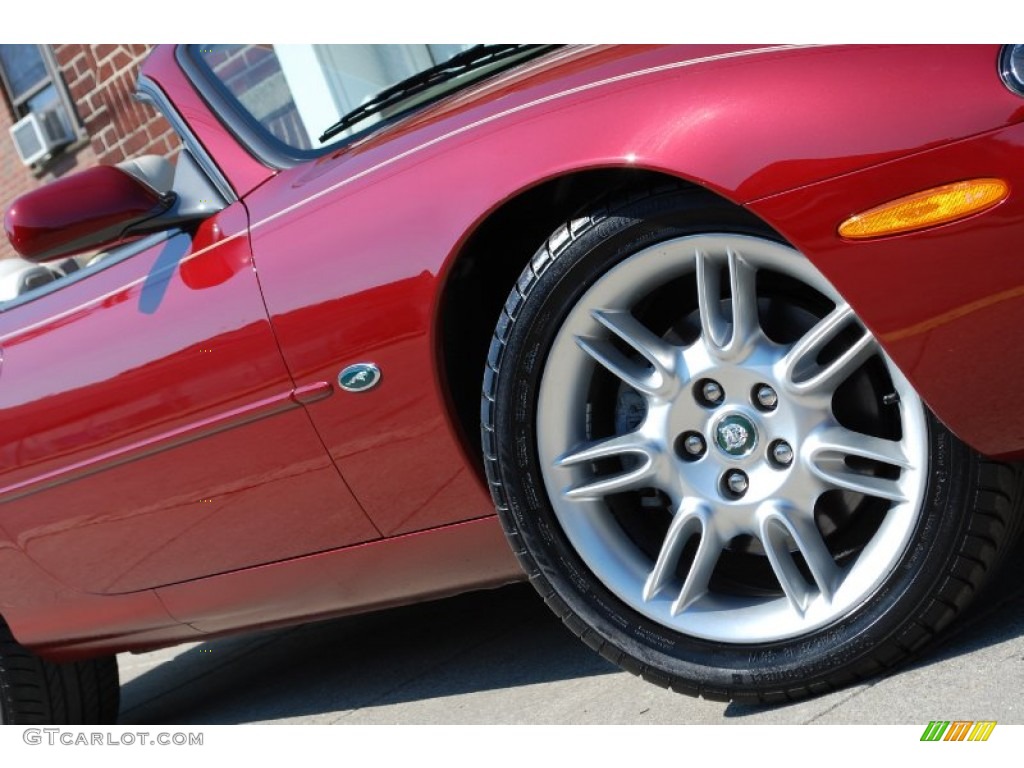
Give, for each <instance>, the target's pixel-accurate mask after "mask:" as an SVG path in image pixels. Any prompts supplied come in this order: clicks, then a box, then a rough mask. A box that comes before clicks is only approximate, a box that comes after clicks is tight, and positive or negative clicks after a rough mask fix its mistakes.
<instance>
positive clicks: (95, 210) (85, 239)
mask: <svg viewBox="0 0 1024 768" xmlns="http://www.w3.org/2000/svg"><path fill="white" fill-rule="evenodd" d="M172 175H173V174H172V172H171V171H170V164H169V163H168V162H167V161H166V160H164V159H163V158H158V157H152V158H141V159H140V160H139V161H129V162H128V163H123V164H122V165H121V166H106V165H101V166H98V167H96V168H89V169H88V170H85V171H82V172H80V173H76V174H73V175H71V176H65V177H64V178H61V179H57V180H56V181H53V182H50V183H49V184H47V185H46V186H44V187H40V188H39V189H36V190H33V191H32V192H29V193H27V194H25V195H22V196H21V197H19V198H18V199H17V200H15V201H14V203H13V204H12V205H11V207H10V208H8V209H7V214H6V215H5V216H4V229H5V230H6V231H7V238H8V239H9V240H10V241H11V245H13V246H14V250H16V251H17V252H18V253H19V254H21V255H22V256H24V257H25V258H26V259H28V260H30V261H35V262H41V261H49V260H51V259H58V258H62V257H64V256H70V255H72V254H75V253H80V252H82V251H87V250H91V249H93V248H102V247H104V246H108V245H113V244H114V243H117V242H118V241H120V240H123V239H125V238H127V237H130V236H131V235H134V234H142V233H143V232H146V231H152V230H153V229H159V228H160V227H159V226H158V225H157V226H152V225H151V226H149V227H147V226H146V224H147V223H155V222H152V220H153V219H156V218H157V217H159V216H160V215H161V214H162V213H164V212H165V211H167V210H168V209H169V208H170V207H171V205H173V203H174V199H175V196H174V193H173V192H171V191H170V178H171V177H172ZM160 187H163V189H160Z"/></svg>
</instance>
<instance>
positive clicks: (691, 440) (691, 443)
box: [683, 435, 705, 456]
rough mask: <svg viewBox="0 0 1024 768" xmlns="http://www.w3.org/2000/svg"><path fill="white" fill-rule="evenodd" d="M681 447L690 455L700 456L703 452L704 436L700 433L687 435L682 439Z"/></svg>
mask: <svg viewBox="0 0 1024 768" xmlns="http://www.w3.org/2000/svg"><path fill="white" fill-rule="evenodd" d="M683 447H684V448H685V449H686V452H687V453H688V454H690V455H691V456H700V455H701V454H702V453H704V447H705V446H704V438H703V437H701V436H700V435H689V436H688V437H687V438H686V439H685V440H684V441H683Z"/></svg>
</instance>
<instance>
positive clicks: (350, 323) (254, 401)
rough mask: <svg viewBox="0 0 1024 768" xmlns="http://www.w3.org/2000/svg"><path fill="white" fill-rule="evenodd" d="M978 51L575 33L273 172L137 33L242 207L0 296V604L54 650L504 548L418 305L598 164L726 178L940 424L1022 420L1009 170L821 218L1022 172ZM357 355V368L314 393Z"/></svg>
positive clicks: (407, 596) (405, 574)
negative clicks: (365, 380)
mask: <svg viewBox="0 0 1024 768" xmlns="http://www.w3.org/2000/svg"><path fill="white" fill-rule="evenodd" d="M997 50H998V49H997V47H996V46H978V47H967V46H953V47H949V48H933V47H920V46H919V47H914V48H909V49H899V48H885V47H877V46H873V47H841V48H835V49H831V48H812V47H803V48H791V49H779V50H775V49H773V50H766V51H761V52H755V51H754V50H743V49H740V48H736V47H724V46H682V47H678V48H662V47H651V46H643V47H622V48H610V47H604V46H590V47H582V48H578V49H572V50H568V51H563V52H559V53H556V54H554V55H552V56H549V57H546V58H544V59H541V60H538V61H536V62H533V63H531V64H530V65H528V66H526V67H523V68H521V69H518V70H515V71H513V72H510V73H508V74H506V75H503V76H502V77H500V78H497V79H495V80H494V81H491V82H488V83H485V84H482V85H480V86H477V87H474V88H472V89H468V90H466V91H464V92H462V93H460V94H458V95H456V96H454V97H452V98H449V99H446V100H443V101H442V102H440V103H438V104H436V105H434V106H432V107H429V108H427V109H424V110H422V111H420V112H419V113H417V114H416V115H415V116H413V117H412V118H411V119H408V120H405V121H401V122H398V123H396V124H394V125H392V126H390V127H387V128H385V129H383V130H381V131H379V132H377V133H375V134H373V135H371V136H369V137H367V138H364V139H362V140H361V141H359V142H356V143H354V144H351V145H349V146H346V147H343V148H341V149H339V150H337V151H335V152H333V153H330V154H328V155H326V156H324V157H323V158H321V159H319V160H317V161H315V162H312V163H308V164H305V165H301V166H298V167H295V168H291V169H288V170H283V171H280V172H278V171H275V170H274V169H269V168H266V167H265V166H263V165H262V164H260V163H259V162H258V161H256V160H255V159H254V158H253V157H252V156H251V155H249V154H248V153H247V152H246V151H245V150H244V149H243V148H242V147H241V146H239V144H238V143H237V141H236V140H235V138H234V137H233V135H232V134H231V133H230V131H229V130H228V129H227V128H225V127H224V126H223V125H222V124H221V123H220V122H219V121H218V120H217V119H216V117H215V116H214V115H212V114H211V112H210V110H209V107H208V106H207V104H206V102H204V101H203V99H202V98H201V97H200V96H199V94H198V93H197V91H196V89H195V88H194V87H193V86H192V85H191V84H190V83H188V82H187V79H186V78H185V76H184V75H183V74H182V72H181V71H180V69H179V68H178V65H177V62H176V61H175V58H174V54H173V50H172V49H171V48H167V47H161V48H158V49H157V50H156V51H155V52H154V54H153V55H152V56H151V58H150V60H149V61H148V62H147V64H146V67H145V74H146V76H147V77H149V78H150V79H152V80H153V81H154V82H156V83H157V84H158V85H159V86H160V87H161V88H162V89H163V90H164V91H165V92H166V94H167V95H168V97H169V98H170V100H171V101H172V102H173V103H174V105H175V107H176V109H177V110H178V111H179V113H180V114H181V116H182V117H183V118H184V120H185V121H186V122H187V123H188V124H189V126H190V127H191V129H192V130H193V131H194V132H195V134H196V137H197V138H198V140H199V141H200V142H201V143H202V145H203V146H204V147H205V148H206V150H207V151H208V152H209V154H210V155H211V157H213V159H214V160H215V161H216V162H217V164H218V165H219V167H220V169H221V170H222V172H223V173H224V175H225V176H226V177H227V178H228V180H229V181H230V183H231V185H232V186H233V187H234V189H235V190H236V191H237V192H238V193H239V195H241V196H242V197H243V198H244V206H245V208H243V207H242V204H241V203H239V204H236V205H234V206H232V207H231V208H229V209H227V210H226V211H224V212H223V213H222V214H220V215H218V216H217V217H215V218H213V219H211V220H209V221H207V222H205V223H204V224H203V225H202V226H201V227H200V228H199V231H198V232H197V233H196V235H195V237H194V238H192V239H189V238H187V237H185V236H178V237H176V238H171V239H170V240H167V241H165V242H163V243H162V244H159V245H156V246H152V247H150V248H148V249H147V250H145V251H143V252H142V253H140V254H137V255H135V256H133V257H131V258H129V259H126V260H125V261H123V262H120V263H117V264H114V265H112V266H110V267H108V268H107V269H105V270H101V271H99V272H97V273H96V274H95V275H92V276H90V277H88V278H87V279H84V280H79V281H77V282H73V283H70V284H68V285H65V286H64V287H62V288H60V289H59V290H57V291H55V292H53V293H49V294H46V295H43V296H40V297H38V298H36V299H35V300H32V301H29V302H27V303H25V304H23V305H21V306H18V307H15V308H13V309H10V310H8V311H7V312H4V313H3V314H0V347H2V351H3V363H2V371H0V381H2V383H3V386H2V387H0V406H2V411H0V420H2V423H0V427H2V429H3V431H2V432H0V434H4V435H5V437H6V438H7V439H6V440H5V442H4V443H3V444H2V445H0V452H2V454H0V455H3V456H4V457H5V458H4V462H3V464H2V466H0V484H2V487H0V572H3V573H4V574H5V576H6V575H7V574H10V578H11V581H10V584H11V586H10V587H8V585H7V583H5V585H4V586H3V587H2V588H0V612H2V613H3V615H4V617H5V619H7V620H8V622H9V623H10V625H11V627H12V628H13V630H14V632H15V634H16V636H17V637H18V638H19V639H20V640H21V641H22V642H25V643H27V644H29V645H31V646H33V647H35V648H37V649H39V650H40V651H42V652H45V653H47V654H48V655H52V656H54V657H67V656H71V655H75V654H82V653H98V652H109V651H115V650H121V649H125V648H141V647H147V646H149V645H155V644H162V643H171V642H176V641H179V640H183V639H186V638H188V637H194V636H195V633H196V632H197V631H198V632H200V633H222V632H229V631H234V630H238V629H243V628H251V627H254V626H270V625H273V624H276V623H281V622H292V621H301V620H304V619H307V618H311V617H318V616H328V615H337V614H341V613H347V612H353V611H357V610H365V609H368V608H371V607H378V606H381V605H392V604H397V603H400V602H406V601H409V600H413V599H419V598H423V597H430V596H438V595H442V594H449V593H451V592H454V591H459V590H461V589H468V588H472V587H480V586H492V585H495V584H499V583H503V582H505V581H508V580H511V579H514V578H517V575H518V571H517V569H516V566H515V562H514V560H513V558H512V557H511V555H510V554H509V553H508V550H507V548H506V545H505V544H504V542H503V541H502V539H501V533H500V530H499V528H498V525H497V522H496V520H495V518H494V517H493V515H492V512H493V509H492V506H491V502H490V499H489V498H488V497H487V495H486V493H485V492H484V490H483V488H482V486H481V484H480V483H479V480H478V478H477V476H476V474H475V471H474V469H473V468H472V466H471V464H470V463H469V462H467V459H466V453H465V447H464V446H463V445H461V444H460V442H459V438H458V437H457V434H456V430H455V428H454V424H453V417H452V415H451V414H450V412H449V409H448V407H447V394H446V392H445V390H444V387H443V385H442V383H441V380H440V377H439V375H438V374H437V372H436V371H437V364H436V361H437V359H438V354H437V346H438V344H439V343H440V342H439V339H440V333H439V330H438V328H437V318H438V317H439V316H440V306H439V302H440V301H441V297H442V296H443V295H444V288H445V285H446V280H447V279H448V276H449V275H450V274H451V273H452V272H453V269H454V267H455V265H456V264H457V263H458V261H459V258H460V256H461V255H462V249H463V247H464V246H465V244H466V242H467V241H468V239H469V237H470V236H471V234H472V233H473V232H475V231H477V230H478V228H479V227H480V226H481V225H482V223H483V222H485V221H486V220H487V217H488V216H489V215H491V214H493V213H494V211H495V210H496V209H498V208H499V207H500V206H501V205H502V204H504V203H507V202H508V201H511V200H514V199H515V198H516V197H517V196H518V195H520V194H522V193H523V192H524V191H526V190H529V189H531V188H533V187H535V186H536V185H537V184H539V183H541V182H543V181H545V180H548V179H553V178H557V177H559V176H564V175H568V174H573V173H577V172H580V171H585V170H590V169H601V168H617V169H623V171H628V169H630V168H643V169H648V170H654V171H660V172H663V173H665V174H669V175H673V176H676V177H678V178H681V179H686V180H689V181H692V182H694V183H697V184H699V185H701V186H703V187H706V188H708V189H711V190H713V191H715V192H717V193H719V194H720V195H722V196H724V197H726V198H728V199H730V200H732V201H734V202H737V203H749V204H750V207H751V209H752V210H753V211H755V212H756V213H757V214H758V215H760V216H762V218H764V220H765V221H766V222H768V223H769V224H771V225H772V226H774V227H775V228H776V229H777V230H778V231H779V232H780V233H781V234H782V235H784V236H785V237H787V238H788V239H790V240H791V241H792V242H793V243H794V244H796V245H797V246H798V247H800V248H801V249H802V250H804V251H805V252H806V253H807V254H808V256H809V257H810V258H811V259H812V260H814V261H815V263H817V264H818V265H819V266H820V267H821V268H822V269H823V270H824V271H825V272H826V274H828V275H829V277H830V278H831V279H832V280H833V282H835V283H836V285H837V286H838V287H839V288H840V290H841V291H842V292H843V293H844V295H846V296H847V297H848V298H849V300H850V301H851V303H852V304H853V305H854V307H855V308H856V309H857V310H858V311H859V312H860V313H861V315H862V316H863V317H864V319H865V320H866V322H867V323H868V324H869V325H870V326H871V328H872V329H873V330H874V331H875V332H876V333H877V334H878V335H879V337H880V338H881V339H882V342H883V344H885V345H886V348H887V349H888V351H889V352H890V354H892V356H893V357H894V359H895V360H896V362H897V363H898V364H899V365H900V366H901V368H903V370H905V371H906V372H907V374H908V375H909V376H910V377H911V379H912V380H913V381H914V383H915V384H916V386H917V387H918V388H919V390H920V391H921V392H922V394H923V396H924V397H925V399H926V400H927V401H928V402H929V403H930V404H931V405H932V407H933V408H935V409H936V411H937V412H938V414H939V416H940V417H941V418H942V419H944V420H945V421H946V422H947V423H948V424H949V425H950V426H951V427H952V428H953V429H954V430H956V431H957V432H958V434H960V436H961V437H963V438H964V439H965V440H967V441H969V442H972V443H973V444H974V445H975V446H976V447H979V448H983V449H985V450H989V451H992V452H997V453H1015V452H1019V451H1022V450H1024V430H1022V429H1021V428H1020V427H1019V425H1018V424H1019V419H1018V417H1016V416H1015V417H1014V419H1017V420H1015V421H1014V422H1013V424H1012V425H1011V426H1010V427H1009V428H1007V424H1006V423H1005V421H1003V422H999V421H998V418H997V416H1000V415H1005V414H1006V413H1007V411H1006V410H1005V409H1000V408H999V404H1000V403H1005V402H1007V400H1008V399H1011V398H1012V396H1013V395H1014V394H1015V390H1016V379H1017V375H1018V374H1020V373H1021V372H1024V371H1021V370H1019V369H1020V366H1019V365H1017V364H1016V363H1013V362H1012V361H1011V362H1009V363H1008V362H1007V360H1006V355H1005V354H1004V350H1005V349H1006V348H1007V345H1012V344H1014V343H1016V336H1015V335H1014V334H1015V332H1014V331H1013V330H1012V329H1013V328H1014V327H1016V326H1018V325H1019V323H1018V322H1016V321H1015V319H1014V318H1019V316H1020V311H1021V310H1020V307H1019V302H1020V300H1021V296H1024V289H1021V288H1020V285H1022V284H1024V273H1022V272H1021V269H1020V268H1019V267H1018V266H1017V265H1016V262H1014V261H1013V260H1012V255H1009V254H1006V253H1004V252H1003V251H1002V250H1001V249H1000V248H999V247H997V246H998V244H999V243H1006V242H1021V241H1022V239H1021V236H1020V235H1021V233H1020V229H1021V226H1022V224H1021V222H1022V221H1024V210H1022V205H1024V203H1022V202H1021V198H1020V196H1019V195H1016V194H1011V197H1010V199H1009V200H1007V201H1006V202H1005V203H1004V204H1002V205H1000V206H998V207H997V208H995V209H993V210H991V211H989V212H986V213H985V214H982V215H979V216H976V217H972V218H971V219H968V220H965V221H963V222H959V223H956V224H953V225H949V226H948V227H943V228H942V231H941V232H940V231H939V230H931V231H924V232H920V233H915V234H913V235H907V236H904V237H899V238H886V239H882V240H877V241H872V242H867V243H847V242H842V241H840V240H839V239H838V237H836V236H835V235H834V231H835V227H836V226H837V225H838V223H839V222H840V221H842V220H843V219H844V218H845V217H846V216H848V215H850V214H851V213H854V212H856V211H858V210H863V209H866V208H869V207H871V206H873V205H876V204H878V203H881V202H884V201H886V200H888V199H892V198H894V197H897V196H899V195H902V194H906V193H908V192H913V191H915V190H917V189H922V188H925V187H928V186H934V185H936V184H939V183H944V182H948V181H955V180H957V179H959V178H966V177H973V176H981V175H994V176H1001V177H1003V178H1006V179H1008V180H1009V181H1010V184H1011V186H1012V187H1013V188H1014V189H1015V190H1019V189H1022V188H1024V177H1022V176H1021V173H1022V172H1021V170H1020V169H1019V168H1006V167H1005V157H1006V156H1007V153H1008V152H1013V153H1015V154H1016V155H1018V156H1019V155H1020V152H1021V145H1022V143H1024V138H1022V133H1021V131H1022V130H1024V129H1022V127H1021V126H1020V125H1017V124H1018V123H1021V122H1022V121H1024V100H1022V99H1020V98H1019V97H1017V96H1015V95H1013V94H1011V93H1009V92H1008V91H1007V90H1006V89H1005V88H1004V87H1003V86H1002V84H1001V83H1000V82H999V79H998V77H997V76H996V72H995V61H996V54H997ZM999 158H1003V163H1004V164H1003V166H1002V167H995V166H996V165H997V162H998V159H999ZM896 179H899V183H898V184H895V180H896ZM246 210H248V212H249V214H250V222H247V221H246V216H245V213H246ZM247 224H248V225H249V232H250V236H249V237H247V232H246V228H247ZM954 228H955V229H954ZM940 234H941V237H940V236H939V235H940ZM250 238H251V249H252V251H251V259H252V263H250V251H249V247H250V242H249V240H250ZM1011 238H1012V239H1011ZM909 245H913V246H914V247H913V248H910V247H909ZM175 248H178V249H179V250H177V251H176V250H174V249H175ZM528 256H529V254H526V253H524V254H522V259H523V260H525V259H526V258H527V257H528ZM965 259H966V260H967V261H968V263H969V265H970V266H969V268H967V269H965V268H964V263H965ZM253 265H255V267H256V268H257V269H258V280H257V273H256V272H254V270H253ZM978 265H982V268H978ZM147 293H148V294H149V295H150V298H149V299H147ZM153 297H158V300H156V299H154V298H153ZM148 307H151V308H152V311H149V312H147V311H145V308H148ZM1001 333H1002V334H1007V333H1009V334H1010V337H1009V339H1008V340H1007V337H1006V336H1002V337H1001V336H1000V334H1001ZM113 339H117V343H116V344H115V343H113V342H112V341H111V340H113ZM1011 348H1012V347H1011ZM206 350H210V351H206ZM950 355H953V356H960V357H959V358H958V359H960V360H962V361H972V362H973V363H975V364H976V367H975V370H972V371H969V372H967V373H965V369H966V368H969V367H970V366H969V365H966V364H958V365H957V366H956V368H955V370H954V369H952V368H950V367H949V366H948V360H949V359H950V357H949V356H950ZM367 359H369V360H373V361H374V362H376V363H377V364H378V365H379V366H380V367H381V369H382V371H383V378H382V380H381V383H380V385H379V386H378V387H376V388H375V389H373V390H371V391H368V392H365V393H360V394H357V395H352V394H348V393H335V394H334V395H333V396H329V395H330V393H331V392H332V391H333V384H332V383H333V382H334V381H336V376H337V374H338V372H339V371H340V370H341V369H342V368H344V367H345V366H346V365H348V364H350V363H353V362H358V361H362V360H367ZM944 360H945V361H946V364H944V363H943V361H944ZM982 377H991V378H990V379H988V381H987V386H986V388H985V391H984V395H983V397H982V399H981V400H979V397H978V396H977V392H975V397H974V398H973V400H969V399H968V398H966V397H965V393H966V392H967V391H968V390H969V389H970V388H971V387H973V386H976V385H977V382H978V381H979V380H980V379H981V378H982ZM300 404H301V405H300ZM986 411H987V412H986ZM268 446H272V447H273V450H268V449H267V447H268ZM325 448H326V452H325ZM332 459H333V462H332ZM339 473H340V474H339ZM342 477H344V480H342ZM349 489H351V490H349ZM44 491H45V492H44ZM206 499H211V500H212V502H211V503H209V505H207V502H206ZM364 511H365V512H364ZM473 518H479V519H476V520H472V519H473ZM371 521H372V522H371ZM466 521H470V522H466ZM416 531H422V532H420V533H414V532H416ZM381 535H383V536H385V537H392V538H390V539H388V540H374V541H371V539H378V537H379V536H381ZM352 545H354V546H352ZM132 590H134V591H132ZM89 592H95V593H106V594H104V595H102V596H100V595H98V594H88V593H89ZM114 593H120V594H114Z"/></svg>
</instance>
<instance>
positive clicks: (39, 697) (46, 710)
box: [0, 620, 120, 725]
mask: <svg viewBox="0 0 1024 768" xmlns="http://www.w3.org/2000/svg"><path fill="white" fill-rule="evenodd" d="M119 708H120V684H119V681H118V674H117V659H116V657H114V656H105V657H102V658H98V659H89V660H86V661H73V662H65V663H61V664H58V663H54V662H51V661H46V660H45V659H42V658H40V657H39V656H36V655H35V654H33V653H32V652H30V651H28V650H27V649H25V648H24V647H22V646H21V645H19V644H18V643H17V642H16V641H15V640H14V638H13V637H12V636H11V633H10V630H9V629H8V628H7V625H6V624H4V623H3V621H2V620H0V724H6V725H109V724H113V723H116V722H117V715H118V710H119Z"/></svg>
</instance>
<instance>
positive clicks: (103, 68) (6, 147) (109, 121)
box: [0, 43, 180, 258]
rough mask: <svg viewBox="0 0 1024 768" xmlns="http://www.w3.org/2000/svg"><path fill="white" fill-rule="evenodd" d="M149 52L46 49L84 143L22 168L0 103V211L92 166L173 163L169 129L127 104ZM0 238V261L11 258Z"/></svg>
mask: <svg viewBox="0 0 1024 768" xmlns="http://www.w3.org/2000/svg"><path fill="white" fill-rule="evenodd" d="M151 47H152V46H149V45H105V44H96V45H93V44H87V45H83V44H77V43H73V44H63V45H54V46H51V50H52V51H53V53H54V57H55V58H56V60H57V66H58V69H59V71H60V76H61V77H62V78H63V80H64V83H65V85H66V86H67V88H68V92H69V93H70V95H71V100H72V102H73V103H74V106H75V110H76V112H77V116H78V121H79V124H80V125H82V126H84V131H85V139H84V141H82V142H78V143H77V145H75V146H73V147H72V148H70V149H69V150H68V151H66V152H63V153H62V154H60V155H59V156H57V157H55V158H54V159H53V160H51V161H49V162H47V163H46V164H45V165H44V166H43V167H42V168H41V169H35V170H33V169H30V168H26V167H25V166H23V165H22V164H21V161H20V160H19V159H18V154H17V151H16V150H15V149H14V145H13V143H12V141H11V138H10V134H9V133H8V129H9V128H10V127H11V125H12V124H13V122H14V115H13V113H12V111H11V108H10V106H9V105H8V104H7V103H6V101H4V100H2V99H0V102H2V103H0V205H2V206H3V208H4V209H5V210H6V208H7V205H9V204H10V202H11V201H12V200H13V199H14V198H15V197H17V196H18V195H20V194H23V193H25V192H27V191H29V190H31V189H34V188H35V187H37V186H39V185H41V184H44V183H46V182H47V181H50V180H52V179H54V178H57V177H59V176H63V175H65V174H67V173H73V172H75V171H79V170H82V169H84V168H89V167H91V166H93V165H97V164H104V165H111V164H114V163H119V162H121V161H122V160H125V159H127V158H129V157H137V156H138V155H147V154H159V155H164V156H165V157H168V158H171V157H173V156H174V155H175V154H176V153H177V151H178V149H179V148H180V147H179V144H178V141H177V139H176V138H175V136H174V133H173V131H172V130H171V127H170V125H168V124H167V122H166V121H165V120H164V119H163V118H162V117H160V116H159V115H158V114H157V113H156V112H155V111H154V110H153V108H152V107H150V106H149V105H147V104H140V103H138V102H136V101H135V100H134V99H133V98H132V94H133V93H134V92H135V79H136V77H137V76H138V70H139V66H140V65H141V64H142V62H143V61H144V60H145V58H146V54H148V53H149V50H150V48H151ZM13 255H14V252H13V250H12V249H11V247H10V246H9V245H8V243H7V239H6V238H5V237H4V238H0V258H5V257H8V256H13Z"/></svg>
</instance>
